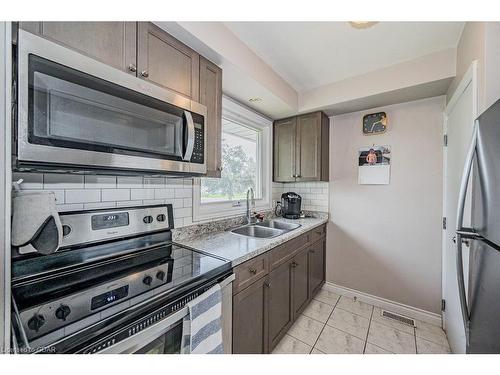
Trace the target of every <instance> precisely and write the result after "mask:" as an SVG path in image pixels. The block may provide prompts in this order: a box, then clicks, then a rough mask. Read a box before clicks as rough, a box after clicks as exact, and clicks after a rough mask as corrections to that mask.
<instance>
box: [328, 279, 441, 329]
mask: <svg viewBox="0 0 500 375" xmlns="http://www.w3.org/2000/svg"><path fill="white" fill-rule="evenodd" d="M324 288H325V289H327V290H330V291H332V292H334V293H337V294H340V295H341V296H345V297H351V298H353V297H356V298H357V299H358V300H360V301H362V302H366V303H369V304H370V305H373V306H377V307H380V308H381V309H384V310H388V311H392V312H395V313H399V314H401V315H404V316H407V317H409V318H413V319H418V320H421V321H423V322H426V323H430V324H433V325H436V326H439V327H441V326H442V319H441V315H439V314H436V313H432V312H430V311H426V310H422V309H419V308H416V307H412V306H408V305H405V304H402V303H399V302H394V301H391V300H388V299H385V298H381V297H377V296H374V295H372V294H368V293H364V292H360V291H358V290H355V289H350V288H346V287H344V286H340V285H337V284H333V283H330V282H328V281H327V282H326V283H325V285H324Z"/></svg>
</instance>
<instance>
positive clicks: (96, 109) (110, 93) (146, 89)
mask: <svg viewBox="0 0 500 375" xmlns="http://www.w3.org/2000/svg"><path fill="white" fill-rule="evenodd" d="M16 68H17V78H18V79H17V92H18V98H17V107H18V110H17V126H16V128H15V131H14V145H13V146H14V154H15V163H14V164H15V169H16V170H38V171H54V170H56V171H57V170H58V171H64V172H66V171H75V172H77V171H93V172H96V173H100V172H103V171H104V172H107V173H120V174H128V173H145V174H171V175H203V174H204V173H206V162H205V161H206V157H207V155H206V136H207V129H206V124H205V121H206V114H207V109H206V107H205V106H203V105H201V104H199V103H196V102H194V101H192V100H189V99H188V98H186V97H183V96H181V95H178V94H176V93H174V92H172V91H169V90H167V89H165V88H162V87H160V86H158V85H156V84H154V83H151V82H148V81H146V80H143V79H141V78H137V77H134V76H132V75H130V74H128V73H125V72H122V71H120V70H118V69H116V68H113V67H111V66H108V65H106V64H104V63H101V62H99V61H96V60H94V59H92V58H89V57H87V56H84V55H82V54H80V53H78V52H75V51H73V50H70V49H68V48H66V47H63V46H60V45H58V44H55V43H53V42H51V41H49V40H46V39H43V38H40V37H38V36H36V35H33V34H30V33H27V32H25V31H23V30H20V31H19V37H18V56H17V67H16Z"/></svg>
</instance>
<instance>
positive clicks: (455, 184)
mask: <svg viewBox="0 0 500 375" xmlns="http://www.w3.org/2000/svg"><path fill="white" fill-rule="evenodd" d="M475 72H476V62H474V63H473V64H472V65H471V67H470V68H469V70H468V71H467V73H466V74H465V76H464V78H463V79H462V82H461V83H460V84H459V86H458V88H457V90H456V91H455V94H454V95H453V97H452V98H451V100H450V102H449V104H448V106H447V107H446V110H445V134H447V137H448V145H447V147H445V149H444V150H445V151H444V155H445V157H444V215H445V217H446V221H447V225H446V229H445V230H444V233H443V298H444V299H445V301H446V309H445V311H444V314H443V325H444V329H445V331H446V334H447V336H448V341H449V343H450V346H451V350H452V351H453V353H465V330H464V325H463V321H462V312H461V308H460V299H459V294H458V283H457V272H456V245H455V243H454V237H455V230H456V220H457V205H458V193H459V189H460V180H461V177H462V170H463V167H464V162H465V157H466V154H467V149H468V147H469V144H470V140H471V136H472V129H473V125H474V119H475V117H476V97H477V94H476V78H475V77H476V73H475ZM470 185H471V184H469V186H470ZM467 196H468V198H469V201H468V202H467V203H466V206H465V215H464V225H465V226H469V224H470V218H471V212H470V203H471V201H470V197H471V194H470V193H469V194H467ZM462 261H463V264H464V277H465V281H466V288H467V280H468V264H469V252H468V248H466V247H465V246H464V249H463V259H462Z"/></svg>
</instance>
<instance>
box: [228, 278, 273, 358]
mask: <svg viewBox="0 0 500 375" xmlns="http://www.w3.org/2000/svg"><path fill="white" fill-rule="evenodd" d="M265 283H267V279H266V278H262V279H260V280H259V281H256V282H255V283H253V284H252V285H250V286H249V287H248V288H246V289H245V290H243V291H241V292H240V293H238V294H236V295H235V296H233V353H235V354H264V353H267V318H266V311H267V306H266V298H265V296H266V293H265V288H266V286H265V285H264V284H265Z"/></svg>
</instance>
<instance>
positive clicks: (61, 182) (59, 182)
mask: <svg viewBox="0 0 500 375" xmlns="http://www.w3.org/2000/svg"><path fill="white" fill-rule="evenodd" d="M83 180H84V178H83V176H81V175H74V174H56V173H50V174H49V173H48V174H45V175H43V188H44V189H65V190H66V189H83V188H84V181H83Z"/></svg>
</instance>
